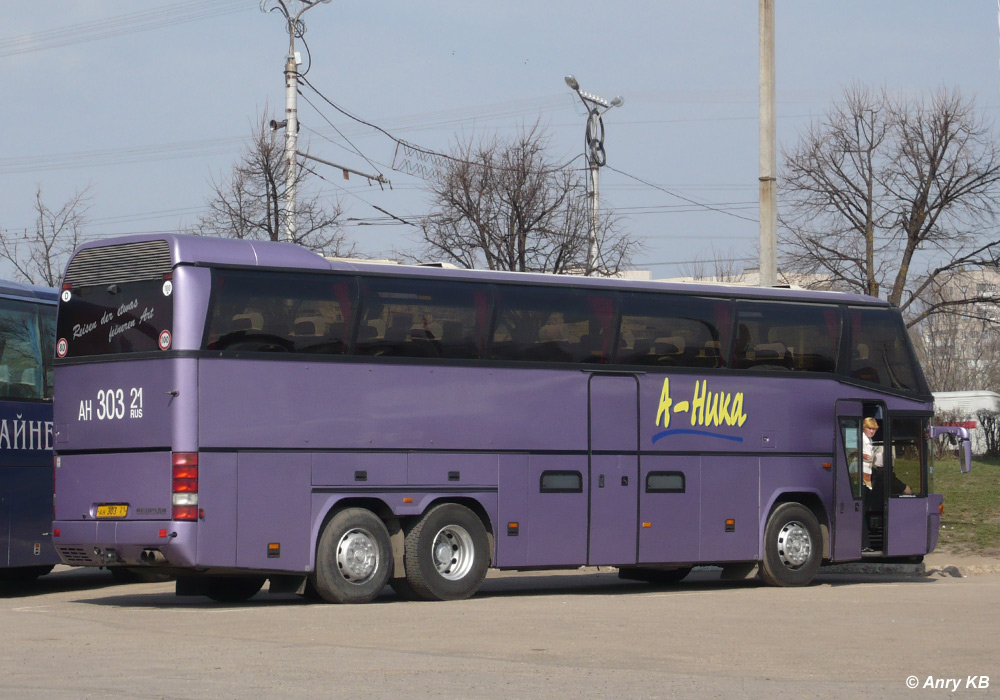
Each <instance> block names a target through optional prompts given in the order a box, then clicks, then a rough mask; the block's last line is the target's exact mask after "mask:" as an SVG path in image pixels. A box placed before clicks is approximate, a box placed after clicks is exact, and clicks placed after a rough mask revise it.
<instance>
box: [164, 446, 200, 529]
mask: <svg viewBox="0 0 1000 700" xmlns="http://www.w3.org/2000/svg"><path fill="white" fill-rule="evenodd" d="M172 462H173V480H172V484H173V486H172V491H173V511H172V514H171V517H172V519H173V520H197V519H198V453H197V452H174V453H173V455H172Z"/></svg>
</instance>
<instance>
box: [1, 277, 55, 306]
mask: <svg viewBox="0 0 1000 700" xmlns="http://www.w3.org/2000/svg"><path fill="white" fill-rule="evenodd" d="M0 297H4V298H7V299H36V300H38V301H44V302H50V303H53V304H54V303H56V302H57V301H58V300H59V295H58V294H57V293H56V290H54V289H52V288H51V287H40V286H38V285H37V284H25V283H24V282H13V281H11V280H0Z"/></svg>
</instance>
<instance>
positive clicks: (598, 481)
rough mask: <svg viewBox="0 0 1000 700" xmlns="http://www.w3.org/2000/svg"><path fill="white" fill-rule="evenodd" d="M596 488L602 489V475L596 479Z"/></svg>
mask: <svg viewBox="0 0 1000 700" xmlns="http://www.w3.org/2000/svg"><path fill="white" fill-rule="evenodd" d="M597 488H599V489H603V488H604V474H601V475H600V476H599V477H597Z"/></svg>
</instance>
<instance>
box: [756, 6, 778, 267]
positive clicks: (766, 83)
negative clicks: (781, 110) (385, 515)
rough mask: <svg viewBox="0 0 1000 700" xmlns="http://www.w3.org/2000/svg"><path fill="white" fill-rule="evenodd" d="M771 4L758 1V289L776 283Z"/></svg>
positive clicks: (776, 203) (775, 172) (772, 16)
mask: <svg viewBox="0 0 1000 700" xmlns="http://www.w3.org/2000/svg"><path fill="white" fill-rule="evenodd" d="M774 3H775V0H760V286H761V287H773V286H774V285H776V284H777V283H778V178H777V172H778V166H777V155H776V152H777V144H776V141H777V137H776V128H775V115H774V113H775V108H774V104H775V102H774Z"/></svg>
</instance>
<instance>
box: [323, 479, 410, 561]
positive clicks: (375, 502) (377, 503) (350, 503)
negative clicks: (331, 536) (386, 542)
mask: <svg viewBox="0 0 1000 700" xmlns="http://www.w3.org/2000/svg"><path fill="white" fill-rule="evenodd" d="M348 508H364V509H365V510H370V511H371V512H373V513H374V514H375V515H377V516H378V517H379V519H381V520H382V522H384V523H385V526H386V528H387V529H388V530H389V538H390V540H392V541H393V550H395V533H397V532H400V531H401V529H400V522H399V517H398V516H396V514H395V513H393V512H392V508H390V507H389V504H388V503H386V502H385V501H384V500H382V499H381V498H377V497H375V496H342V497H340V498H338V497H337V495H336V494H330V498H329V499H327V500H326V501H324V502H323V504H322V505H321V506H320V507H319V508H317V510H316V515H315V517H314V518H313V525H312V533H311V535H310V536H311V538H312V541H311V545H310V552H311V554H310V561H309V568H310V570H311V571H315V570H316V548H317V547H318V546H319V538H320V535H321V534H322V533H323V528H325V527H326V524H327V523H328V522H330V520H331V519H332V518H333V517H334V516H335V515H337V513H339V512H340V511H342V510H346V509H348Z"/></svg>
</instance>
